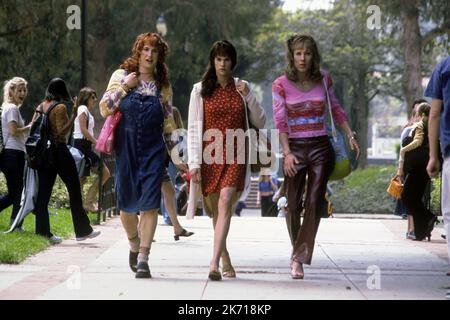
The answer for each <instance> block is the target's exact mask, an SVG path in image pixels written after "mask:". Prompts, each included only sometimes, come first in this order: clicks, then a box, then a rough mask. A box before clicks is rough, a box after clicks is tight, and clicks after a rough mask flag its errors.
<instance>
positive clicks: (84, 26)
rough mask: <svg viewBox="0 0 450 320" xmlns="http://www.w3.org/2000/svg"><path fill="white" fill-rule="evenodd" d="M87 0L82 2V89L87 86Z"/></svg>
mask: <svg viewBox="0 0 450 320" xmlns="http://www.w3.org/2000/svg"><path fill="white" fill-rule="evenodd" d="M86 11H87V8H86V0H82V1H81V77H80V87H81V88H83V87H85V86H86Z"/></svg>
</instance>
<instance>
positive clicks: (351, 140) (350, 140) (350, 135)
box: [339, 121, 361, 159]
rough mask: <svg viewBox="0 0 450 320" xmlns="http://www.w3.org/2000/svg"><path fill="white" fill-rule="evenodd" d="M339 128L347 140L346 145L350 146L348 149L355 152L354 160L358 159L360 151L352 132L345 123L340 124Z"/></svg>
mask: <svg viewBox="0 0 450 320" xmlns="http://www.w3.org/2000/svg"><path fill="white" fill-rule="evenodd" d="M339 126H340V127H341V128H342V129H343V130H344V131H345V133H346V135H347V139H348V144H349V145H350V149H352V150H353V151H355V150H356V159H358V158H359V154H360V152H361V150H360V149H359V145H358V141H357V140H356V137H355V136H354V135H353V131H352V129H351V128H350V125H349V124H348V122H347V121H344V122H342V123H341V124H339Z"/></svg>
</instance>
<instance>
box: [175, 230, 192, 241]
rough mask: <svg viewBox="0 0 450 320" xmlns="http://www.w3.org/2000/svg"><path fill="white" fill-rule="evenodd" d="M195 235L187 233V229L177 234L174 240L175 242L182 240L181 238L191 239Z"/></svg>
mask: <svg viewBox="0 0 450 320" xmlns="http://www.w3.org/2000/svg"><path fill="white" fill-rule="evenodd" d="M193 234H194V233H193V232H191V231H186V229H183V231H181V233H180V234H176V235H174V236H173V238H174V239H175V241H178V240H180V237H190V236H192V235H193Z"/></svg>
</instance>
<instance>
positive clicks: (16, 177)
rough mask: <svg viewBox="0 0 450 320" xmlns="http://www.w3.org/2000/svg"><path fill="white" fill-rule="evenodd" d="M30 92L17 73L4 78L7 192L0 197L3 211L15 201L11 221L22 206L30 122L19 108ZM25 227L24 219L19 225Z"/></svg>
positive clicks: (0, 161)
mask: <svg viewBox="0 0 450 320" xmlns="http://www.w3.org/2000/svg"><path fill="white" fill-rule="evenodd" d="M26 96H27V81H26V80H25V79H23V78H20V77H14V78H12V79H10V80H7V81H6V82H5V86H4V87H3V104H2V113H1V126H2V138H3V150H2V151H1V155H0V169H1V171H3V173H4V174H5V178H6V184H7V186H8V194H7V195H5V196H3V197H1V198H0V212H1V211H2V210H4V209H6V208H8V207H9V206H10V205H13V209H12V213H11V224H12V223H13V222H14V220H15V218H16V216H17V213H18V212H19V209H20V199H21V195H22V189H23V169H24V166H25V139H26V136H27V134H28V131H29V130H30V127H31V123H30V124H28V125H26V126H25V123H24V121H23V119H22V116H21V115H20V111H19V108H20V107H21V106H22V103H23V101H24V100H25V98H26ZM16 230H18V231H23V230H22V222H21V223H20V224H19V225H18V226H17V227H16Z"/></svg>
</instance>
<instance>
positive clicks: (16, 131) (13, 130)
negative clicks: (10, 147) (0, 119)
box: [8, 121, 31, 137]
mask: <svg viewBox="0 0 450 320" xmlns="http://www.w3.org/2000/svg"><path fill="white" fill-rule="evenodd" d="M30 128H31V123H30V124H29V125H27V126H25V127H21V128H19V127H18V126H17V122H15V121H11V122H9V123H8V130H9V133H10V134H11V135H12V136H13V137H18V136H21V135H22V134H26V133H28V131H29V130H30Z"/></svg>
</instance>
